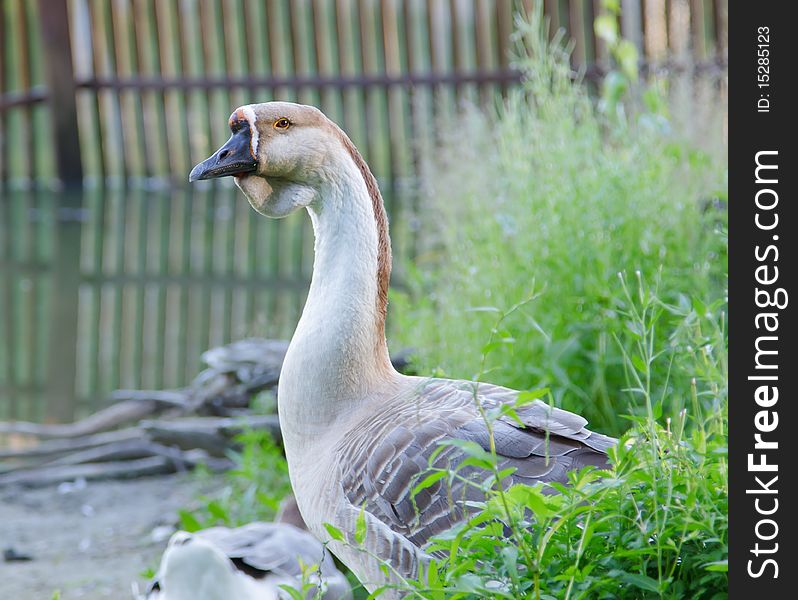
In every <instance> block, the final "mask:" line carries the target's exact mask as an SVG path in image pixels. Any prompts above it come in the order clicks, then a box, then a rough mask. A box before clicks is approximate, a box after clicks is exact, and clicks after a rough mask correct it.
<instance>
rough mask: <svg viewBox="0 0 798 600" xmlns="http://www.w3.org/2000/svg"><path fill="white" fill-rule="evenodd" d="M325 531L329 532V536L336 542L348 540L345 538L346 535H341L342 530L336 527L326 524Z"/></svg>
mask: <svg viewBox="0 0 798 600" xmlns="http://www.w3.org/2000/svg"><path fill="white" fill-rule="evenodd" d="M324 529H326V530H327V533H328V534H329V536H330V537H331V538H332V539H334V540H336V541H338V542H346V538H345V537H344V534H343V533H341V530H340V529H338V528H337V527H336V526H335V525H330V524H329V523H325V524H324Z"/></svg>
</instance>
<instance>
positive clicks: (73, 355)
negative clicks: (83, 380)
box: [45, 189, 83, 423]
mask: <svg viewBox="0 0 798 600" xmlns="http://www.w3.org/2000/svg"><path fill="white" fill-rule="evenodd" d="M56 202H57V204H56V206H55V210H56V219H57V222H58V226H57V227H56V231H55V240H54V242H55V252H54V253H53V260H52V286H53V291H54V294H53V297H52V300H51V306H50V332H49V343H48V356H47V386H46V392H47V408H46V411H45V419H46V420H47V421H49V422H56V423H68V422H71V421H72V420H73V418H74V416H75V381H76V371H77V348H78V301H79V300H78V293H79V288H80V245H81V239H80V237H81V230H82V227H83V224H82V220H83V217H82V208H83V195H82V193H81V192H80V191H79V190H75V189H70V190H67V191H65V192H64V193H61V194H58V196H57V200H56Z"/></svg>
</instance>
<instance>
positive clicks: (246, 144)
mask: <svg viewBox="0 0 798 600" xmlns="http://www.w3.org/2000/svg"><path fill="white" fill-rule="evenodd" d="M251 135H252V134H251V133H250V130H249V127H241V128H239V129H238V130H237V131H235V132H234V133H233V135H231V136H230V139H229V140H227V142H226V143H225V145H224V146H222V147H221V148H219V149H218V150H217V151H216V152H214V154H213V155H212V156H211V157H210V158H208V159H206V160H204V161H202V162H201V163H200V164H198V165H197V166H196V167H194V168H193V169H191V173H190V174H189V176H188V180H189V181H197V180H198V179H215V178H216V177H226V176H228V175H242V174H244V173H251V172H253V171H255V170H256V169H257V168H258V162H257V160H255V157H254V156H252V147H251V144H250V137H251Z"/></svg>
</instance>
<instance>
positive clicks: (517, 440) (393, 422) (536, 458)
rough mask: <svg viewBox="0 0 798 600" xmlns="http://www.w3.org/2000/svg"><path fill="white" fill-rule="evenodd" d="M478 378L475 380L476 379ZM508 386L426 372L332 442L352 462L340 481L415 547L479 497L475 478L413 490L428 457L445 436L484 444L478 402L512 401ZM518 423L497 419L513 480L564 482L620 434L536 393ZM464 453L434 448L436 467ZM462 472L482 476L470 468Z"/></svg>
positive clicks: (501, 452)
mask: <svg viewBox="0 0 798 600" xmlns="http://www.w3.org/2000/svg"><path fill="white" fill-rule="evenodd" d="M475 386H476V387H475ZM517 394H518V393H517V392H515V391H514V390H509V389H507V388H503V387H499V386H494V385H488V384H478V385H477V384H474V383H472V382H458V381H451V380H441V379H431V380H424V381H423V382H422V383H421V384H420V385H419V386H418V387H416V388H415V389H414V390H413V391H412V393H409V394H404V395H401V396H398V397H396V398H395V399H394V400H393V401H391V402H390V403H388V404H386V405H385V406H384V407H383V408H382V409H380V410H379V411H378V412H377V413H376V414H371V415H369V416H368V418H367V419H364V421H363V422H362V423H361V424H360V425H358V426H356V427H355V428H354V429H353V430H352V431H350V432H349V434H348V435H347V436H345V440H343V441H342V443H341V444H339V446H338V447H337V449H336V450H337V452H338V453H339V456H341V460H340V463H341V464H343V465H348V466H349V471H348V472H346V473H345V474H344V478H343V481H342V485H343V492H344V494H345V495H346V496H347V498H348V499H349V501H350V502H351V504H352V505H354V506H355V507H358V509H359V507H360V506H363V505H365V509H366V511H368V512H369V513H371V514H372V515H374V516H375V517H376V518H378V519H379V520H380V521H382V522H383V523H385V524H386V525H388V526H389V527H390V528H391V529H392V530H393V531H395V532H397V533H400V534H402V535H403V536H405V537H406V538H407V539H409V540H410V541H411V542H413V543H414V544H416V545H418V546H423V545H424V544H425V543H426V542H427V541H429V539H430V538H431V537H432V536H434V535H437V534H439V533H441V532H443V531H445V530H447V529H449V528H451V527H452V526H453V525H455V524H456V523H457V522H459V521H461V520H462V519H463V518H464V517H465V514H466V511H467V510H469V509H468V508H467V505H466V503H465V502H463V501H464V500H483V499H484V496H483V495H482V494H481V492H479V490H478V489H477V488H475V487H474V486H470V485H467V484H465V483H464V482H462V481H459V480H456V481H455V482H453V483H451V484H449V483H448V482H447V481H445V480H438V481H436V482H435V483H434V484H433V485H431V486H429V487H427V488H425V489H423V490H421V491H420V492H419V493H418V494H417V495H416V496H415V497H412V490H413V488H414V487H415V486H416V484H417V483H419V482H420V481H421V480H422V479H423V478H424V476H425V475H426V474H427V472H428V469H429V466H430V465H429V463H430V457H431V456H432V454H433V452H435V451H436V449H438V448H439V443H440V442H441V441H443V440H445V439H462V440H469V441H473V442H476V443H477V444H479V445H480V446H481V447H482V448H484V449H486V450H488V449H489V448H490V436H489V432H488V429H487V427H486V425H485V423H484V421H483V420H482V418H481V416H480V414H479V411H478V410H477V409H476V402H477V401H479V402H481V403H482V405H483V407H484V408H486V409H490V408H493V407H497V406H500V405H501V404H505V403H508V402H512V401H514V399H515V398H516V397H517ZM516 413H517V415H518V417H519V419H520V420H521V422H522V423H523V426H521V425H519V424H518V423H517V422H516V421H515V420H513V419H509V418H504V417H503V418H501V419H499V420H497V421H495V422H494V424H493V434H494V442H495V447H496V453H497V455H498V456H499V459H500V464H501V467H502V468H505V467H513V468H515V472H514V474H513V475H512V476H511V479H512V482H513V483H527V484H534V483H536V482H551V481H560V482H566V481H567V478H568V473H569V472H570V471H572V470H576V469H580V468H582V467H584V466H587V465H593V466H596V467H599V468H602V467H606V466H607V455H606V451H607V449H608V448H609V447H610V446H612V445H613V444H615V443H616V440H615V439H613V438H610V437H607V436H603V435H600V434H596V433H592V432H591V431H590V430H588V429H586V425H587V421H586V420H585V419H584V418H583V417H581V416H579V415H576V414H574V413H571V412H568V411H565V410H561V409H558V408H552V407H550V406H548V405H547V404H545V403H543V402H540V401H535V402H533V403H530V404H527V405H524V406H521V407H519V408H518V409H517V410H516ZM465 458H466V455H465V454H464V453H463V451H462V450H460V449H459V448H457V447H455V446H447V447H444V448H442V449H438V453H437V454H436V456H435V459H434V461H433V463H432V465H431V466H432V468H437V469H453V468H456V467H457V466H458V465H459V464H460V463H461V462H462V461H463V460H464V459H465ZM459 474H460V475H462V476H464V477H465V478H466V479H469V478H470V479H475V478H477V477H484V476H485V474H484V472H480V471H479V470H478V469H475V468H471V467H467V468H462V469H460V471H459Z"/></svg>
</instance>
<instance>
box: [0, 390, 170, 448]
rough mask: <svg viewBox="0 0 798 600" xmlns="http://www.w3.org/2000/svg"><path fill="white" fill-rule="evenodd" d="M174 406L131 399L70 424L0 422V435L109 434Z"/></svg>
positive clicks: (63, 436)
mask: <svg viewBox="0 0 798 600" xmlns="http://www.w3.org/2000/svg"><path fill="white" fill-rule="evenodd" d="M173 407H174V404H172V403H163V402H160V401H159V400H157V399H147V400H127V401H124V402H120V403H118V404H114V405H112V406H109V407H108V408H104V409H102V410H100V411H98V412H96V413H94V414H93V415H91V416H89V417H86V418H85V419H82V420H80V421H76V422H75V423H69V424H66V425H43V424H40V423H28V422H26V421H12V422H9V423H6V422H2V423H0V434H4V433H6V434H7V433H21V434H24V435H31V436H35V437H39V438H45V439H52V438H76V437H81V436H87V435H92V434H95V433H100V432H101V431H108V430H109V429H114V428H116V427H119V426H121V425H124V424H126V423H130V422H132V421H138V420H139V419H143V418H144V417H148V416H151V415H154V414H156V413H158V412H160V411H163V410H164V409H165V408H173Z"/></svg>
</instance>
